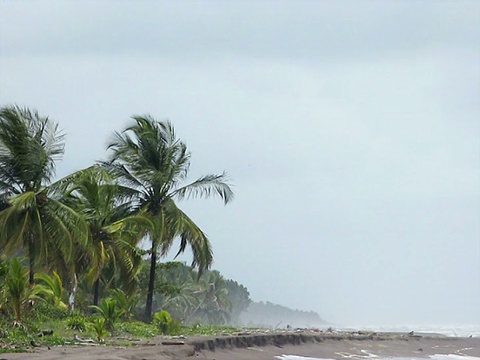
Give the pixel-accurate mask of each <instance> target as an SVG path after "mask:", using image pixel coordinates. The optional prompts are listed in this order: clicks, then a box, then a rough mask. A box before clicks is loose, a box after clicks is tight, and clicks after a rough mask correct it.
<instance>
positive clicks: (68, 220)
mask: <svg viewBox="0 0 480 360" xmlns="http://www.w3.org/2000/svg"><path fill="white" fill-rule="evenodd" d="M63 139H64V136H63V134H62V133H61V132H60V131H59V129H58V126H57V124H56V123H54V122H52V121H51V120H49V119H48V118H46V117H42V116H40V115H39V114H38V113H37V112H36V111H30V110H28V109H22V108H19V107H17V106H7V107H3V108H1V109H0V198H1V199H0V200H1V203H2V208H3V210H1V211H0V246H2V247H3V248H4V251H5V252H6V253H8V252H18V251H23V252H24V253H26V255H27V256H28V258H29V282H30V284H33V282H34V271H35V266H36V265H38V264H39V263H40V262H41V261H42V260H43V261H44V262H45V261H46V259H48V258H50V257H51V254H56V256H62V257H65V258H69V256H70V255H71V254H72V249H73V247H74V242H75V241H76V240H78V241H82V240H85V236H84V234H85V226H84V223H83V220H82V218H81V217H80V216H79V215H78V214H77V213H75V212H74V211H73V210H72V209H70V208H69V207H68V206H65V205H64V204H62V203H61V202H60V201H58V199H56V198H55V196H54V194H53V193H52V191H51V189H50V188H49V186H48V185H49V184H50V182H51V180H52V178H53V176H54V174H55V163H56V161H57V160H59V159H60V158H61V156H62V154H63V151H64V142H63ZM42 265H46V264H45V263H43V264H42Z"/></svg>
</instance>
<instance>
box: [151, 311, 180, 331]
mask: <svg viewBox="0 0 480 360" xmlns="http://www.w3.org/2000/svg"><path fill="white" fill-rule="evenodd" d="M153 322H154V324H156V325H157V326H158V328H159V330H160V332H161V333H162V334H168V335H172V334H174V333H177V332H178V330H179V329H180V326H179V324H178V323H177V322H176V321H174V320H173V319H172V317H171V315H170V313H169V312H168V311H165V310H162V311H159V312H157V313H155V314H154V315H153Z"/></svg>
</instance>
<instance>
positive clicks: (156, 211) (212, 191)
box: [105, 115, 233, 320]
mask: <svg viewBox="0 0 480 360" xmlns="http://www.w3.org/2000/svg"><path fill="white" fill-rule="evenodd" d="M132 119H133V120H134V121H133V124H132V125H130V126H128V127H127V128H126V129H125V130H123V131H122V132H120V133H118V132H116V133H115V137H114V139H113V140H112V142H111V143H110V144H109V146H108V148H109V149H110V150H112V152H113V153H112V155H111V157H110V161H109V162H107V163H105V166H107V168H108V169H109V170H110V171H112V172H113V173H115V175H116V177H117V178H118V179H120V180H121V181H122V182H123V183H124V184H125V185H127V186H129V187H131V188H132V189H135V190H136V191H137V207H138V209H141V210H142V211H144V212H145V214H146V216H148V218H149V219H150V220H151V221H152V223H153V224H154V227H153V228H152V229H150V230H149V231H148V235H149V239H150V241H151V247H150V275H149V284H148V291H147V301H146V306H145V317H146V319H148V320H150V319H151V316H152V299H153V293H154V283H155V268H156V264H157V254H160V256H164V255H165V254H166V253H167V252H168V251H169V250H170V248H171V246H172V243H173V240H174V239H175V238H176V237H180V249H179V251H178V254H180V253H182V252H183V251H185V249H186V247H187V245H189V246H190V248H191V249H192V253H193V262H192V266H194V267H198V268H199V270H200V271H202V270H205V269H207V268H208V267H209V266H210V265H211V263H212V260H213V255H212V249H211V246H210V242H209V240H208V238H207V236H206V235H205V233H204V232H203V231H202V230H201V229H200V228H199V227H198V226H197V224H196V223H195V222H194V221H193V220H192V219H190V217H188V216H187V214H185V213H184V212H183V211H182V210H180V209H179V208H178V207H177V204H176V201H177V200H182V199H184V198H188V197H208V196H211V195H217V196H219V197H220V198H221V199H222V200H223V201H224V203H225V204H227V203H228V202H229V201H230V200H231V199H232V198H233V192H232V190H231V188H230V186H229V185H228V184H227V182H226V181H227V175H226V174H225V173H222V174H220V175H207V176H203V177H201V178H199V179H197V180H196V181H193V182H191V183H188V184H184V183H185V181H186V179H187V175H188V170H189V166H190V153H189V152H188V151H187V147H186V145H185V144H184V143H183V142H181V141H180V140H178V139H177V138H176V136H175V132H174V129H173V126H172V125H171V123H170V122H158V121H156V120H155V119H154V118H152V117H151V116H148V115H147V116H134V117H133V118H132ZM178 254H177V255H178Z"/></svg>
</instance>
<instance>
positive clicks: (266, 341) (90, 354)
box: [0, 331, 480, 360]
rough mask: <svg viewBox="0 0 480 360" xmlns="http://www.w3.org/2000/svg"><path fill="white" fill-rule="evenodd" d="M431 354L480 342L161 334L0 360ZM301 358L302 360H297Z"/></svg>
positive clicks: (468, 349)
mask: <svg viewBox="0 0 480 360" xmlns="http://www.w3.org/2000/svg"><path fill="white" fill-rule="evenodd" d="M432 355H456V356H462V357H480V338H478V337H473V338H460V337H445V336H441V335H433V334H432V335H414V334H388V333H385V334H378V333H361V332H357V333H335V334H330V333H322V332H320V333H318V332H312V331H302V332H290V333H287V332H283V333H255V334H238V335H234V336H232V335H230V336H216V337H213V336H210V337H209V336H194V337H191V338H186V339H179V338H171V337H162V336H158V337H155V338H153V339H150V340H149V341H145V342H142V343H138V344H135V343H131V344H128V345H122V346H119V345H118V346H117V345H110V346H100V345H92V344H77V345H67V346H58V347H51V348H47V347H43V346H39V347H35V348H32V349H31V352H29V353H7V354H0V360H60V359H62V360H83V359H92V360H184V359H205V360H275V359H281V360H289V359H294V357H288V356H298V357H307V358H308V357H310V358H325V359H366V358H378V359H382V358H393V357H401V358H427V357H430V356H432ZM297 359H301V358H297Z"/></svg>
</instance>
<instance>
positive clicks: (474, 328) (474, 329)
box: [274, 325, 480, 360]
mask: <svg viewBox="0 0 480 360" xmlns="http://www.w3.org/2000/svg"><path fill="white" fill-rule="evenodd" d="M359 329H361V330H363V331H373V332H393V333H408V332H410V331H414V332H415V333H416V334H418V335H421V334H422V333H423V334H439V335H445V336H449V337H470V336H472V337H480V326H479V325H468V326H452V325H443V326H438V325H436V326H418V325H404V326H345V327H341V328H337V329H336V330H338V331H358V330H359ZM367 354H368V353H367ZM352 358H353V359H360V358H361V359H375V360H425V358H415V357H388V358H382V357H379V356H377V355H375V354H368V356H361V357H351V359H352ZM428 358H429V359H432V360H480V357H476V356H464V355H458V354H448V355H444V354H437V355H431V356H429V357H428ZM274 359H278V360H333V359H325V358H315V357H306V356H298V355H281V356H275V358H274Z"/></svg>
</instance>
